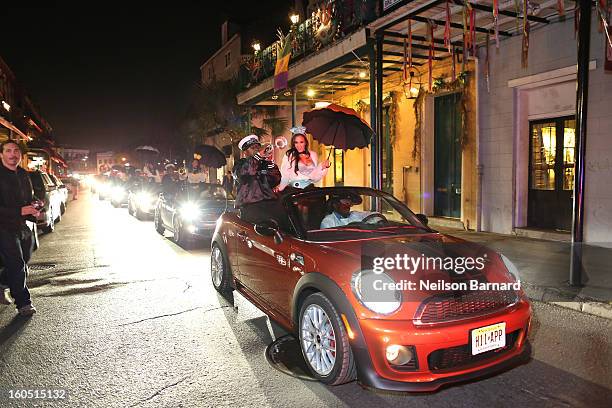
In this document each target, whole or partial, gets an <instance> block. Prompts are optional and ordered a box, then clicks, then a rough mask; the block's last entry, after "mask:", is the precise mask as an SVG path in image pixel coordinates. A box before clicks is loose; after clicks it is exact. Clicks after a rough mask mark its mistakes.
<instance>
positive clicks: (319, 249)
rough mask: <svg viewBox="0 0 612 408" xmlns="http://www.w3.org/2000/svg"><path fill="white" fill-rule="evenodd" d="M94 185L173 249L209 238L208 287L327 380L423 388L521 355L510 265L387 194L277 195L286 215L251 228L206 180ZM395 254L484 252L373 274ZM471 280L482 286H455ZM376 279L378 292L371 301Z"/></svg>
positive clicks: (525, 309)
mask: <svg viewBox="0 0 612 408" xmlns="http://www.w3.org/2000/svg"><path fill="white" fill-rule="evenodd" d="M106 182H108V183H109V184H108V185H105V186H103V187H101V186H100V184H98V187H97V189H98V190H99V191H98V194H100V197H101V199H104V198H108V199H109V200H111V202H114V203H115V204H117V205H118V206H126V207H128V209H129V211H130V213H131V214H133V215H136V216H137V215H139V214H140V215H141V216H142V215H145V214H146V215H149V216H151V215H152V217H153V221H154V222H153V224H154V226H155V229H156V231H157V232H158V233H160V234H163V233H164V232H165V231H170V232H172V233H173V235H174V240H175V241H176V242H177V243H178V244H180V245H184V244H186V243H187V242H188V241H189V240H190V238H193V237H196V236H203V235H204V236H209V235H210V234H211V233H212V238H211V278H212V283H213V286H214V288H215V289H216V290H217V291H218V292H219V293H221V294H222V295H223V296H228V295H230V294H231V292H232V291H234V290H235V291H237V292H239V293H241V294H242V295H243V296H244V297H246V298H247V299H248V300H249V301H250V302H252V303H253V304H254V305H256V306H257V307H258V308H260V309H261V310H263V311H264V312H265V313H266V314H267V315H268V316H269V317H270V318H271V319H272V320H274V321H275V322H276V323H278V324H279V325H280V326H282V327H283V328H285V329H286V330H287V331H288V332H289V333H292V334H293V335H294V336H295V338H296V339H297V341H298V342H299V345H300V348H301V352H302V355H303V357H304V360H305V362H306V364H307V367H308V368H309V369H310V372H311V374H312V376H313V377H314V378H316V379H318V380H319V381H321V382H323V383H325V384H328V385H338V384H343V383H346V382H349V381H352V380H355V379H356V380H358V381H359V382H360V383H361V384H363V385H364V386H366V387H370V388H376V389H384V390H389V391H425V392H429V391H434V390H436V389H438V388H439V387H441V386H444V385H446V384H451V383H456V382H463V381H468V380H472V379H476V378H482V377H486V376H489V375H491V374H494V373H497V372H500V371H503V370H506V369H509V368H512V367H514V366H516V365H518V364H520V363H524V362H526V361H527V360H528V359H529V347H528V342H527V335H528V333H529V330H530V325H531V306H530V304H529V301H528V300H527V298H526V296H525V294H524V292H523V291H522V290H521V289H520V288H518V289H516V286H515V285H516V283H517V282H519V286H520V281H519V280H518V274H517V272H516V268H515V267H514V266H513V265H512V264H511V263H509V261H508V260H507V258H505V257H503V256H502V255H500V254H497V253H496V252H494V251H490V250H489V249H487V248H484V247H482V246H480V245H477V244H472V243H469V242H467V241H464V240H461V239H458V238H455V237H452V236H450V235H446V234H440V233H438V232H437V231H435V230H432V229H431V228H429V227H428V225H427V217H426V216H424V215H422V214H415V213H413V212H412V211H411V210H410V209H409V208H408V207H406V206H405V205H404V204H403V203H401V202H400V201H398V200H397V199H395V198H394V197H393V196H391V195H389V194H387V193H384V192H382V191H378V190H373V189H370V188H363V187H329V188H319V189H312V190H308V191H303V192H294V193H290V194H286V195H284V196H283V197H282V198H281V204H282V208H283V209H284V211H285V213H283V214H271V219H270V220H269V221H265V222H260V223H257V224H253V223H251V222H248V221H246V220H244V219H242V218H241V217H240V214H239V213H238V212H235V211H229V210H230V209H232V208H233V203H231V202H228V201H227V200H226V197H225V192H224V191H223V190H222V189H221V187H220V186H218V185H211V184H205V183H201V184H198V185H189V184H185V183H176V184H172V185H171V186H168V185H166V186H165V187H164V188H161V187H157V188H156V189H155V188H154V189H153V190H151V189H150V186H147V185H146V184H143V183H134V184H132V185H126V184H125V183H124V184H121V183H116V182H115V183H112V182H111V181H110V180H107V181H106ZM118 187H120V188H124V190H123V191H122V190H120V189H118ZM113 200H114V201H113ZM343 202H347V203H348V204H346V205H350V206H353V207H355V208H356V209H357V210H359V211H356V212H355V214H357V213H363V214H364V215H365V214H367V215H366V216H365V217H362V218H358V217H357V216H355V221H354V222H350V223H342V222H339V223H338V224H337V225H336V226H333V227H330V226H329V218H330V217H338V212H337V209H338V208H339V207H334V206H335V205H337V204H338V203H343ZM351 211H352V210H351ZM279 217H280V218H279ZM350 217H352V215H349V218H350ZM338 221H340V218H338ZM393 250H400V251H403V252H404V253H406V254H409V255H410V256H411V257H413V258H422V259H425V254H427V257H432V258H440V259H442V257H444V259H447V258H452V259H453V260H459V259H463V260H465V259H467V258H470V257H471V258H474V257H476V255H483V254H484V258H486V260H485V261H483V265H484V266H483V268H482V269H480V270H476V271H471V272H470V273H463V272H458V271H457V269H450V270H442V269H440V268H437V267H435V268H433V270H427V268H424V267H421V268H420V269H419V270H418V271H415V273H412V274H407V273H406V272H405V271H404V272H403V271H401V270H398V269H397V268H391V269H389V270H386V271H385V272H383V273H376V272H374V271H373V269H372V266H371V265H370V264H369V263H368V262H372V260H373V259H376V258H379V257H380V256H381V255H392V254H393ZM484 258H483V259H484ZM440 265H441V264H440ZM472 281H474V282H477V283H478V284H479V285H485V286H486V288H485V289H478V290H472V289H471V288H470V289H466V290H463V289H457V288H461V287H462V286H461V285H463V284H466V285H467V283H468V282H472ZM405 282H409V283H410V282H412V283H413V284H414V285H413V287H412V289H410V287H411V286H410V285H409V284H405ZM421 282H424V283H426V285H422V284H421V285H419V283H421ZM432 282H433V285H432V284H431V283H432ZM400 283H401V285H398V284H400ZM446 284H448V285H450V286H446ZM489 284H498V285H506V286H507V287H508V288H509V289H503V290H495V289H489V286H488V285H489ZM376 285H378V286H381V287H386V288H387V289H386V291H384V292H383V293H382V294H381V293H377V291H376V290H373V289H376V287H377V286H376ZM449 287H450V289H449ZM466 288H467V286H466ZM380 296H382V297H380Z"/></svg>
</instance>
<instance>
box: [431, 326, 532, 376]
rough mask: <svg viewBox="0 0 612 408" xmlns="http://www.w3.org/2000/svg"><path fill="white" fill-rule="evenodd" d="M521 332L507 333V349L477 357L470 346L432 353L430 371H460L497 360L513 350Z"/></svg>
mask: <svg viewBox="0 0 612 408" xmlns="http://www.w3.org/2000/svg"><path fill="white" fill-rule="evenodd" d="M520 332H521V331H520V330H516V331H513V332H512V333H507V334H506V346H505V347H502V348H500V349H497V350H491V351H487V352H484V353H481V354H476V355H475V356H473V355H472V352H471V350H470V345H469V344H466V345H463V346H457V347H450V348H445V349H440V350H436V351H434V352H432V353H430V354H429V357H427V363H428V364H429V369H430V370H431V371H432V372H436V371H444V370H449V369H460V368H462V367H465V366H468V365H471V364H474V363H478V362H481V361H484V360H487V359H490V358H497V357H500V356H503V355H504V354H506V353H507V352H509V351H510V350H512V348H513V347H514V344H515V343H516V339H517V338H518V336H519V333H520Z"/></svg>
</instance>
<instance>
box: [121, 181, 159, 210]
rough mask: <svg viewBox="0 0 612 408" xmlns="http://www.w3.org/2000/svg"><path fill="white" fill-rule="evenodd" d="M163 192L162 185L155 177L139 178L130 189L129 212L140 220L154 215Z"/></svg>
mask: <svg viewBox="0 0 612 408" xmlns="http://www.w3.org/2000/svg"><path fill="white" fill-rule="evenodd" d="M159 193H161V185H160V184H159V183H155V181H154V180H153V179H148V178H139V179H137V180H135V181H133V182H132V183H131V185H130V188H129V191H128V198H127V201H128V212H129V213H130V214H131V215H133V216H134V217H136V218H137V219H139V220H143V219H145V218H149V217H153V214H154V213H155V205H156V204H157V200H158V198H159Z"/></svg>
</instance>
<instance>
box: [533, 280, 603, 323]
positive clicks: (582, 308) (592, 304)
mask: <svg viewBox="0 0 612 408" xmlns="http://www.w3.org/2000/svg"><path fill="white" fill-rule="evenodd" d="M522 285H523V290H524V291H525V294H526V295H527V297H528V298H529V299H532V300H536V301H539V302H544V303H549V304H552V305H556V306H560V307H563V308H566V309H572V310H574V311H576V312H580V313H586V314H590V315H593V316H598V317H602V318H604V319H609V320H612V304H611V303H610V302H604V301H596V300H594V299H581V298H580V297H578V296H576V295H573V294H569V293H565V292H563V291H561V290H559V289H556V288H545V287H540V286H535V285H532V284H529V283H527V282H522ZM565 299H567V300H565Z"/></svg>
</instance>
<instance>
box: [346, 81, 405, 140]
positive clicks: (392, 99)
mask: <svg viewBox="0 0 612 408" xmlns="http://www.w3.org/2000/svg"><path fill="white" fill-rule="evenodd" d="M397 96H398V93H397V91H391V92H389V96H387V97H386V98H384V99H383V106H384V105H389V139H390V141H391V145H392V146H393V145H395V140H396V136H395V135H396V132H395V127H396V122H397V120H396V119H397ZM369 108H370V104H369V103H367V102H365V101H364V100H362V99H359V100H358V101H357V102H355V104H354V105H353V109H355V111H356V112H357V113H358V114H359V115H361V114H363V113H364V112H366V111H367V110H368V109H369Z"/></svg>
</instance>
